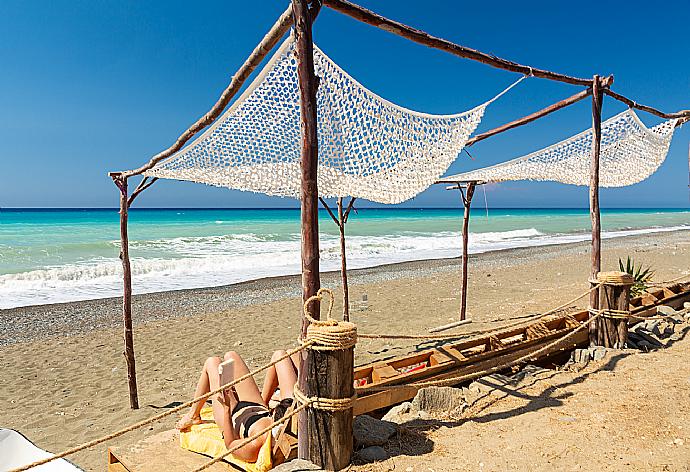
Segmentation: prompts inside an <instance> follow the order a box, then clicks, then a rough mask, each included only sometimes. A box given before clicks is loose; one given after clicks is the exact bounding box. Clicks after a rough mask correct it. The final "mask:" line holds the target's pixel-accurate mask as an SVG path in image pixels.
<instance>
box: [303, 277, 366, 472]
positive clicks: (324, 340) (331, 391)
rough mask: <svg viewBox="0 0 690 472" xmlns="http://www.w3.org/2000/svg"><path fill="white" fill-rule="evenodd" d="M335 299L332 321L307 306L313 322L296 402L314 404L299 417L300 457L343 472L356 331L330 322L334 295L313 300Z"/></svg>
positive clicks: (344, 323) (349, 433) (348, 437)
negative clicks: (318, 315) (315, 313)
mask: <svg viewBox="0 0 690 472" xmlns="http://www.w3.org/2000/svg"><path fill="white" fill-rule="evenodd" d="M324 293H327V294H328V295H329V296H330V303H329V307H328V318H327V319H326V320H323V321H320V320H317V319H315V317H313V316H312V315H311V313H309V310H308V306H309V304H310V302H312V301H313V300H311V299H309V300H307V301H306V302H305V304H304V317H305V319H306V320H308V321H309V326H308V327H307V335H306V339H304V340H303V342H306V343H311V345H310V346H309V347H308V348H307V349H306V353H307V355H306V361H305V362H304V364H303V366H302V369H301V370H300V373H299V376H300V379H299V383H298V385H299V388H298V387H295V392H294V395H295V400H296V401H297V402H298V403H302V404H305V403H310V402H311V405H310V406H309V408H307V409H306V410H304V411H303V412H302V414H300V416H299V450H298V456H299V458H300V459H306V460H309V461H311V462H313V463H315V464H316V465H318V466H319V467H321V468H323V469H326V470H342V469H344V468H346V467H347V466H348V464H349V463H350V459H351V458H352V451H353V438H352V420H353V418H352V407H353V405H354V400H355V388H354V383H353V382H354V347H355V344H356V343H357V327H356V326H355V325H354V324H353V323H350V322H349V321H341V322H338V321H336V320H333V319H331V317H330V314H331V311H332V309H333V292H332V291H330V290H328V289H323V288H322V289H320V290H319V292H318V294H317V295H316V296H315V297H313V298H314V299H316V300H318V301H321V299H322V297H323V294H324Z"/></svg>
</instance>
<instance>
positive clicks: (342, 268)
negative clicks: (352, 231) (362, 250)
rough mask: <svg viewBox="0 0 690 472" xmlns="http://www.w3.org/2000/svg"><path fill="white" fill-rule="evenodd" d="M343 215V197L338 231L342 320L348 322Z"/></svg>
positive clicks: (339, 198) (339, 202)
mask: <svg viewBox="0 0 690 472" xmlns="http://www.w3.org/2000/svg"><path fill="white" fill-rule="evenodd" d="M345 221H346V220H345V213H344V211H343V197H338V229H339V230H340V276H341V278H342V281H343V320H345V321H350V293H349V289H348V287H347V257H346V255H345Z"/></svg>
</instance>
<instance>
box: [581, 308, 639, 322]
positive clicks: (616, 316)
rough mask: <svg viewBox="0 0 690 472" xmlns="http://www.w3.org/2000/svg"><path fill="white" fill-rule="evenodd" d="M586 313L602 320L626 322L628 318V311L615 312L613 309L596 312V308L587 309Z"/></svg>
mask: <svg viewBox="0 0 690 472" xmlns="http://www.w3.org/2000/svg"><path fill="white" fill-rule="evenodd" d="M587 311H588V312H589V313H590V314H591V315H599V316H601V317H602V318H608V319H611V320H627V319H628V318H630V316H631V315H630V310H616V309H613V308H604V309H602V310H597V309H596V308H591V307H590V308H588V309H587Z"/></svg>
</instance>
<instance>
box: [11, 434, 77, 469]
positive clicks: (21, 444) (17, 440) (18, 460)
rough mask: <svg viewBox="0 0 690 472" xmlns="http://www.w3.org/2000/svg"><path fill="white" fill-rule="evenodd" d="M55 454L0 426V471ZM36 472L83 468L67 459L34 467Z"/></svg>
mask: <svg viewBox="0 0 690 472" xmlns="http://www.w3.org/2000/svg"><path fill="white" fill-rule="evenodd" d="M53 455H54V454H51V453H50V452H47V451H44V450H43V449H41V448H39V447H37V446H36V445H34V443H32V442H31V441H29V440H28V439H27V438H26V437H24V435H22V434H21V433H19V432H17V431H14V430H13V429H2V428H0V471H4V470H12V469H16V468H18V467H21V466H23V465H27V464H31V463H32V462H35V461H38V460H41V459H47V458H48V457H52V456H53ZM32 470H35V471H36V472H81V471H82V469H80V468H79V467H77V466H75V465H74V464H72V463H70V462H69V461H67V460H65V459H57V460H55V461H53V462H48V463H47V464H44V465H40V466H38V467H35V468H33V469H32Z"/></svg>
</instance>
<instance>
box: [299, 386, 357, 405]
mask: <svg viewBox="0 0 690 472" xmlns="http://www.w3.org/2000/svg"><path fill="white" fill-rule="evenodd" d="M292 395H293V398H294V399H295V401H296V402H298V403H301V404H303V405H304V406H310V408H314V409H315V410H324V411H343V410H349V409H350V408H352V406H353V405H354V404H355V400H356V399H357V393H356V392H355V394H354V395H352V396H351V397H348V398H323V397H308V396H306V395H305V394H304V393H302V391H301V390H300V389H299V388H297V385H295V388H294V389H293V391H292Z"/></svg>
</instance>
